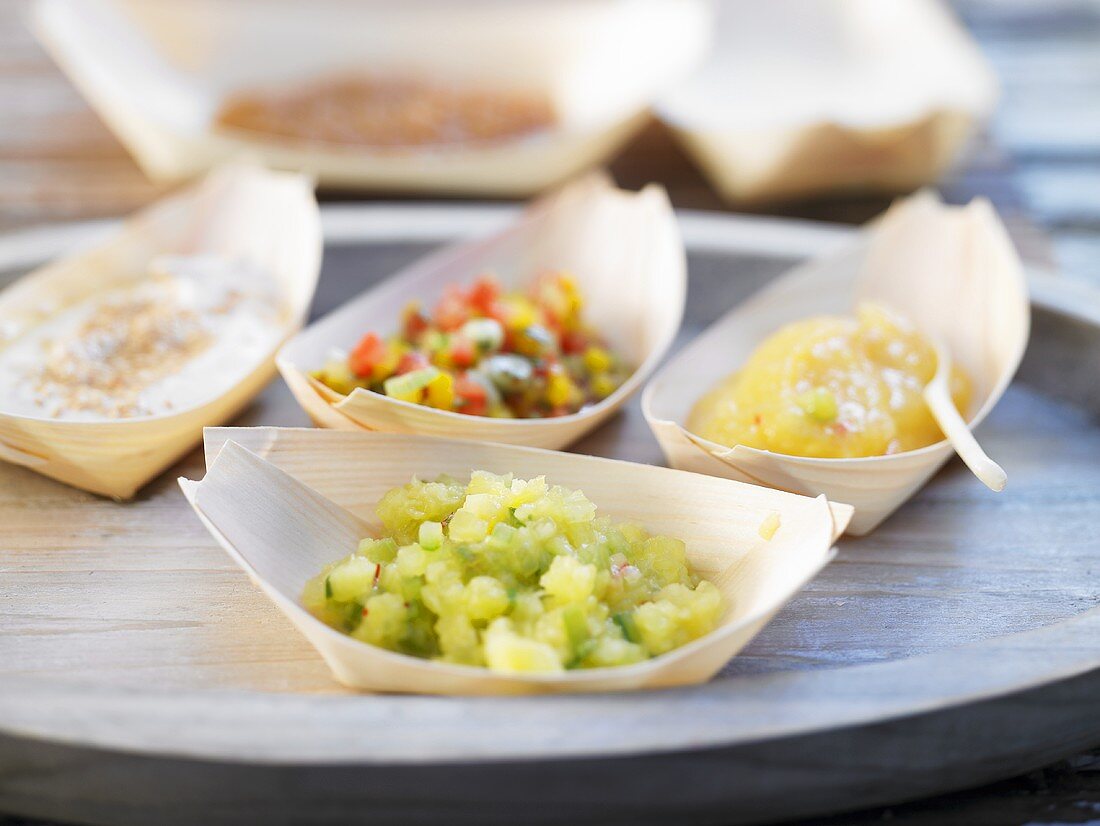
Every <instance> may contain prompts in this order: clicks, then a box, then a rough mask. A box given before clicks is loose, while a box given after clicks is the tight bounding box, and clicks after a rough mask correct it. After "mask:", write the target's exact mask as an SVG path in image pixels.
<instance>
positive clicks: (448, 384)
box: [427, 373, 455, 410]
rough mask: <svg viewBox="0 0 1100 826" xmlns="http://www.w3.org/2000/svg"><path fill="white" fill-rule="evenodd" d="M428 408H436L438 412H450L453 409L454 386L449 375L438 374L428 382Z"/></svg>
mask: <svg viewBox="0 0 1100 826" xmlns="http://www.w3.org/2000/svg"><path fill="white" fill-rule="evenodd" d="M427 389H428V398H427V401H428V406H429V407H437V408H439V409H440V410H450V409H451V408H453V407H454V401H455V385H454V379H452V378H451V374H450V373H440V374H439V375H438V376H436V377H435V378H434V379H432V380H431V381H430V382H428V388H427Z"/></svg>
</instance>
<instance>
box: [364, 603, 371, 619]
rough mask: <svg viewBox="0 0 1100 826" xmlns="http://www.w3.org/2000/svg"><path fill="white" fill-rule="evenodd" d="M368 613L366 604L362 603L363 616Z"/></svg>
mask: <svg viewBox="0 0 1100 826" xmlns="http://www.w3.org/2000/svg"><path fill="white" fill-rule="evenodd" d="M369 613H370V611H368V610H367V606H365V605H364V606H363V616H364V617H365V616H366V615H367V614H369Z"/></svg>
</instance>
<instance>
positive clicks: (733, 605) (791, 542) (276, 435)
mask: <svg viewBox="0 0 1100 826" xmlns="http://www.w3.org/2000/svg"><path fill="white" fill-rule="evenodd" d="M205 444H206V456H207V467H208V471H207V474H206V476H205V478H204V479H202V480H201V481H190V480H186V479H181V480H180V484H181V486H182V488H183V491H184V493H185V495H186V496H187V499H188V500H189V501H190V502H191V504H192V506H193V507H194V509H195V511H196V513H197V514H198V516H199V517H200V519H201V520H202V522H203V523H204V524H205V525H206V527H207V529H208V530H209V531H210V532H211V534H212V535H213V536H214V538H215V539H216V540H217V541H218V542H219V544H221V546H222V547H223V548H224V549H225V550H226V552H227V553H228V554H229V555H230V556H231V557H232V558H233V559H234V560H235V561H236V562H237V564H239V565H240V566H241V567H242V568H243V569H244V570H245V571H246V572H247V573H248V575H249V576H250V577H251V579H252V580H253V582H254V583H255V584H256V585H258V586H259V587H260V588H261V589H262V590H263V592H264V593H265V594H266V595H267V596H268V597H269V598H270V599H271V600H272V601H273V602H274V603H275V604H276V605H277V606H278V608H279V610H281V611H282V612H283V613H284V614H285V615H286V617H287V618H288V619H289V620H290V621H291V622H292V623H293V624H294V625H295V627H297V629H298V630H299V631H300V632H301V633H302V634H303V635H304V636H305V637H306V638H307V639H308V640H309V641H310V643H312V644H313V646H314V647H315V648H316V649H317V650H318V651H319V652H320V654H321V656H322V657H323V658H324V659H325V661H326V663H327V664H328V665H329V667H330V668H331V669H332V672H333V674H334V676H335V677H336V679H337V680H339V681H340V682H341V683H343V684H345V685H347V686H349V687H352V688H357V689H366V690H373V691H396V692H420V693H430V694H517V693H532V692H567V691H612V690H626V689H638V688H649V687H658V686H672V685H683V684H690V683H697V682H702V681H705V680H707V679H709V678H710V677H711V676H713V675H714V674H715V673H716V672H717V671H718V670H719V669H720V668H721V667H722V666H723V665H724V664H725V663H726V662H727V660H729V659H730V657H732V656H733V655H735V654H736V653H737V652H738V651H739V650H740V649H741V648H742V647H743V646H744V645H746V644H747V643H748V641H749V640H750V639H751V638H752V637H753V636H754V635H755V634H756V633H757V632H758V631H759V630H760V629H761V628H762V627H763V626H764V625H765V624H766V623H767V622H768V621H769V620H770V619H771V617H772V616H774V615H775V613H776V612H777V611H779V609H780V608H781V607H782V606H783V604H784V603H786V602H787V600H789V599H790V598H791V597H792V596H793V595H794V594H795V593H796V592H797V591H798V590H799V589H800V588H801V587H802V586H803V585H804V584H805V583H806V582H807V581H808V580H809V579H810V578H811V577H813V576H814V575H815V574H816V573H817V571H818V570H819V569H820V568H821V567H822V566H823V565H825V564H826V563H827V562H828V561H829V560H830V559H831V558H832V555H833V551H832V550H831V547H832V544H833V542H834V540H835V539H836V537H837V536H838V535H839V534H840V533H842V532H843V530H844V527H845V525H846V524H847V521H848V518H849V517H850V515H851V509H850V508H849V507H848V506H846V505H830V503H828V502H826V500H825V499H824V497H819V498H817V499H811V498H807V497H802V496H797V495H793V494H789V493H783V492H779V491H774V490H770V489H767V488H763V487H759V486H755V485H745V484H741V483H738V482H733V481H730V480H726V479H716V478H713V477H710V476H703V475H698V474H689V473H682V472H679V471H675V470H669V469H667V468H658V467H652V466H646V465H636V464H631V463H628V462H621V461H614V460H609V459H600V458H594V457H588V456H580V455H575V454H568V453H559V452H551V451H545V450H538V449H532V448H524V447H515V446H509V445H495V444H484V443H479V442H466V441H455V440H443V439H438V438H434V437H426V436H418V435H404V434H387V433H369V432H364V431H360V432H337V431H331V430H312V429H306V430H301V429H281V428H213V429H208V430H207V431H206V437H205ZM471 468H478V469H482V470H485V471H489V472H495V473H502V474H503V473H514V474H515V475H516V476H517V477H522V478H530V477H535V476H537V475H542V474H545V475H546V476H547V478H548V479H549V480H550V481H552V482H553V483H555V484H561V485H565V486H568V487H574V488H583V490H584V492H585V493H586V494H587V495H588V496H589V497H590V498H591V500H592V502H594V503H595V504H596V505H597V507H598V508H599V509H601V510H606V511H607V512H608V513H610V514H612V515H613V516H614V517H615V518H617V519H629V520H637V521H638V522H639V523H643V524H644V525H645V526H646V527H648V528H649V529H651V530H652V531H655V532H660V533H667V534H669V535H673V536H677V537H680V538H681V539H682V540H683V541H684V542H685V543H686V548H687V556H688V560H689V563H690V564H691V565H692V567H693V568H694V569H695V570H696V572H698V573H699V574H700V575H701V576H705V577H707V578H708V579H710V580H711V581H713V582H714V583H715V585H717V587H718V588H719V589H720V590H721V592H722V594H723V596H724V603H725V608H724V611H723V613H722V614H721V616H720V617H719V620H718V624H717V627H716V628H715V630H713V631H711V632H710V633H708V634H706V635H705V636H702V637H699V638H698V639H695V640H694V641H692V642H688V643H687V644H686V645H683V646H682V647H678V648H675V649H673V650H672V651H669V652H667V653H663V654H660V655H659V656H656V657H653V658H652V659H648V660H645V661H642V662H636V663H634V664H629V665H617V666H612V667H602V668H581V669H572V670H568V671H563V672H559V673H552V674H547V673H542V674H535V673H500V672H498V671H491V670H489V669H487V668H483V667H477V666H472V665H459V664H453V663H448V662H440V661H436V660H429V659H423V658H420V657H415V656H409V655H406V654H402V653H396V652H394V651H390V650H386V649H383V648H380V647H375V646H374V645H370V644H367V643H366V642H361V641H360V640H358V639H354V638H352V637H349V636H347V635H345V634H343V633H340V632H339V631H337V630H334V629H333V628H331V627H329V625H326V624H325V623H323V622H321V621H320V620H319V619H317V618H315V617H314V616H313V615H312V614H311V613H309V612H308V611H307V610H306V609H305V608H304V607H302V604H301V595H302V590H303V587H304V585H305V583H306V582H307V580H309V579H310V578H311V577H313V576H314V575H316V573H317V572H318V570H320V569H321V567H322V566H324V565H325V564H326V563H330V562H333V561H335V560H338V559H340V558H342V557H346V556H347V555H348V553H349V551H350V550H351V549H354V548H355V547H356V545H357V543H358V542H359V540H360V539H362V538H363V537H369V536H377V534H378V532H379V522H378V519H377V518H376V517H375V515H374V511H373V508H374V505H375V503H376V502H377V500H378V499H379V497H381V496H382V494H383V493H384V492H385V491H386V490H388V489H390V488H393V487H394V486H400V485H404V484H406V483H408V481H409V480H410V478H412V477H413V476H414V475H415V476H419V477H420V478H428V479H430V478H434V477H435V476H436V475H438V474H451V475H453V476H455V477H461V476H465V475H467V474H469V472H470V470H471ZM762 525H766V526H770V527H768V529H767V530H762Z"/></svg>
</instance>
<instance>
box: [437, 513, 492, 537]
mask: <svg viewBox="0 0 1100 826" xmlns="http://www.w3.org/2000/svg"><path fill="white" fill-rule="evenodd" d="M488 533H489V523H488V522H487V521H486V520H484V519H481V518H480V517H478V516H477V514H475V513H472V512H470V511H468V510H465V509H463V510H458V511H455V514H454V516H452V517H451V522H450V524H449V525H448V526H447V536H448V537H449V538H450V540H451V541H452V542H462V543H471V542H480V541H481V540H483V539H484V538H485V537H486V536H487V535H488Z"/></svg>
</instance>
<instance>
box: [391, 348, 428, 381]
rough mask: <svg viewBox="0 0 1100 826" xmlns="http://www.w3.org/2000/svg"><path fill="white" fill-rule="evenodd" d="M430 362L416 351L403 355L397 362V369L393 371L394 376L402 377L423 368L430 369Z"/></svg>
mask: <svg viewBox="0 0 1100 826" xmlns="http://www.w3.org/2000/svg"><path fill="white" fill-rule="evenodd" d="M430 366H431V362H430V361H428V357H427V356H425V355H424V354H423V353H420V352H418V351H416V350H413V351H412V352H409V353H405V355H403V356H402V357H401V361H399V362H397V369H396V370H394V375H395V376H403V375H405V374H406V373H411V372H412V371H413V370H422V369H424V368H425V367H430Z"/></svg>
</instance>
